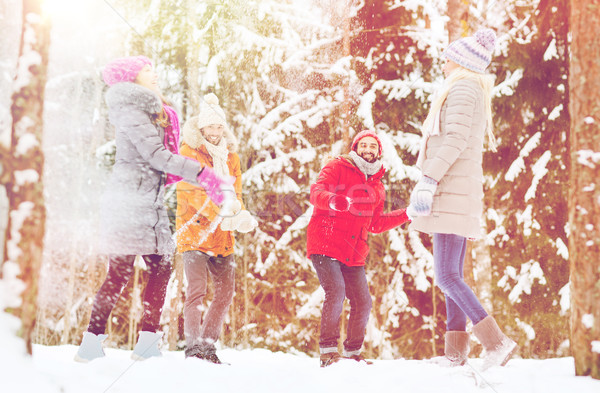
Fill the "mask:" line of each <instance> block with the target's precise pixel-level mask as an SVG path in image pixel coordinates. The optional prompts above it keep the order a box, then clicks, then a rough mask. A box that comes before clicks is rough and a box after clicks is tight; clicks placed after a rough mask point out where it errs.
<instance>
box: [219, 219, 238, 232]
mask: <svg viewBox="0 0 600 393" xmlns="http://www.w3.org/2000/svg"><path fill="white" fill-rule="evenodd" d="M235 217H236V216H230V217H225V218H223V220H222V221H221V230H222V231H235V230H236V229H237V227H236V225H237V223H236V220H235Z"/></svg>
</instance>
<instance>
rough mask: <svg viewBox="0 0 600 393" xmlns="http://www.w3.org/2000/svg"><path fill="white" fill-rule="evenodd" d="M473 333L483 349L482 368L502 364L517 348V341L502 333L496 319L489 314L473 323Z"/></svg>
mask: <svg viewBox="0 0 600 393" xmlns="http://www.w3.org/2000/svg"><path fill="white" fill-rule="evenodd" d="M473 334H475V336H476V337H477V339H479V342H481V345H483V348H484V349H485V353H484V355H483V369H484V370H486V369H488V368H490V367H492V366H504V365H505V364H506V363H507V362H508V361H509V359H510V358H511V357H512V355H513V354H514V353H515V352H516V350H517V343H515V342H514V341H513V340H511V339H510V338H508V337H506V335H504V333H502V331H501V330H500V328H499V327H498V324H497V323H496V320H495V319H494V318H493V317H491V316H487V317H485V318H484V319H483V320H481V321H480V322H479V323H477V324H476V325H474V326H473Z"/></svg>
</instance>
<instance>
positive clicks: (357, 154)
mask: <svg viewBox="0 0 600 393" xmlns="http://www.w3.org/2000/svg"><path fill="white" fill-rule="evenodd" d="M382 151H383V149H382V145H381V141H380V140H379V138H378V137H377V135H376V134H375V132H373V131H369V130H365V131H362V132H360V133H358V134H357V135H356V137H355V138H354V140H353V141H352V148H351V151H350V154H347V155H342V156H340V157H337V158H336V159H334V160H332V161H331V162H329V163H328V164H327V165H325V167H324V168H323V169H322V170H321V173H320V174H319V178H318V179H317V182H316V183H315V184H313V185H312V186H311V189H310V202H311V203H312V204H313V205H314V211H313V214H312V217H311V219H310V222H309V224H308V231H307V254H308V257H309V258H310V259H311V261H312V263H313V265H314V267H315V270H316V272H317V276H318V277H319V282H320V283H321V286H322V287H323V290H324V291H325V301H324V302H323V313H322V316H321V336H320V339H319V348H320V352H321V367H326V366H329V365H330V364H332V363H335V362H337V361H338V360H340V358H341V356H340V354H339V353H338V349H337V346H338V339H339V337H340V329H339V322H340V316H341V314H342V307H343V303H344V298H345V297H348V299H349V300H350V318H349V321H348V328H347V332H346V340H345V341H344V352H343V354H342V356H343V357H344V358H348V359H354V360H357V361H360V360H364V359H363V357H362V356H361V354H360V350H361V347H362V344H363V341H364V338H365V328H366V326H367V321H368V319H369V313H370V311H371V295H370V293H369V287H368V285H367V278H366V275H365V260H366V258H367V255H368V254H369V246H368V244H367V236H368V235H367V234H368V232H371V233H381V232H384V231H387V230H389V229H392V228H395V227H397V226H398V225H401V224H403V223H405V222H407V221H409V218H408V216H407V215H406V212H405V210H404V209H402V210H394V211H392V212H389V213H383V205H384V202H385V190H384V188H383V184H382V183H381V178H382V177H383V175H384V173H385V168H383V165H382V164H381V161H380V158H381V155H382Z"/></svg>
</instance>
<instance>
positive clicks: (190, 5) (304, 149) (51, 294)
mask: <svg viewBox="0 0 600 393" xmlns="http://www.w3.org/2000/svg"><path fill="white" fill-rule="evenodd" d="M23 3H27V2H21V1H16V0H2V2H0V32H1V34H0V47H1V48H2V52H1V58H0V144H4V145H5V146H9V145H10V138H11V136H10V134H11V127H12V125H13V121H14V118H13V116H14V109H11V108H14V105H15V104H14V102H12V99H13V97H12V95H11V94H12V92H14V91H15V89H16V87H15V84H16V83H18V81H19V78H18V74H19V72H20V67H19V64H20V63H19V56H20V53H22V52H20V44H19V42H20V40H19V39H15V37H20V36H21V34H22V30H23V18H22V16H21V14H22V7H23ZM597 6H598V5H597V3H596V7H597ZM570 9H571V6H570V4H569V1H566V0H530V1H517V0H496V1H477V2H470V1H469V2H465V1H459V0H455V1H451V0H448V1H444V0H385V1H373V0H361V1H341V0H340V1H338V0H312V1H300V0H255V1H246V0H206V1H191V0H163V1H160V0H123V1H119V2H112V1H105V2H103V1H89V2H88V1H82V2H69V1H67V0H47V1H46V2H45V3H44V4H43V5H42V11H41V12H42V14H44V13H45V14H47V16H48V18H49V20H50V26H48V27H47V29H48V40H49V41H48V43H47V45H48V46H47V51H48V52H47V68H46V71H47V81H46V83H45V92H44V94H43V95H42V97H43V115H42V121H43V132H42V135H41V138H40V140H41V145H40V146H38V147H37V148H38V151H39V154H40V156H42V157H43V173H42V174H40V176H38V177H39V179H38V180H39V184H40V185H41V184H43V193H42V194H43V206H44V212H43V214H42V216H43V217H44V219H43V221H44V224H43V225H42V226H40V227H39V228H40V229H42V230H43V231H42V233H41V234H38V235H40V236H41V235H42V234H43V246H41V250H42V251H41V259H40V265H39V278H38V279H37V284H36V285H37V292H36V293H37V297H36V300H35V302H34V304H35V305H36V309H35V324H34V327H33V331H32V340H33V342H34V343H37V344H45V345H62V344H75V345H76V344H78V343H79V342H80V340H81V335H82V332H83V331H84V330H85V329H86V327H87V324H88V322H89V315H90V311H91V305H92V302H93V298H94V295H95V293H96V292H97V290H98V288H99V286H100V285H101V284H102V281H103V279H104V277H105V274H106V270H107V258H106V257H105V256H103V255H99V253H98V252H97V251H96V246H95V240H96V238H97V235H98V225H99V219H100V217H99V214H100V212H99V209H98V203H99V197H100V195H101V194H102V191H103V187H104V185H105V182H106V180H107V179H108V175H109V173H110V170H111V165H112V163H113V161H114V152H115V142H114V129H113V128H112V126H111V125H110V123H109V122H108V117H107V107H106V104H105V101H104V93H105V92H106V89H107V86H106V85H105V84H104V82H103V81H102V78H101V71H102V67H103V65H105V64H106V63H107V62H108V61H110V60H111V59H112V58H114V57H118V56H125V55H137V54H143V55H146V56H148V57H149V58H150V59H152V61H153V63H154V65H155V67H156V69H157V70H158V73H159V84H160V87H161V89H162V91H163V93H164V95H165V96H166V97H168V98H169V99H170V100H171V101H172V102H173V103H174V104H175V107H176V108H177V109H178V112H179V115H180V118H181V122H182V123H183V122H185V120H186V119H187V118H189V117H191V116H194V115H195V114H197V112H198V109H199V106H200V103H201V100H202V97H203V96H204V95H205V94H207V93H215V94H216V95H217V96H218V97H219V98H220V101H221V106H222V107H223V108H224V110H225V113H226V114H227V120H228V123H229V125H230V127H231V129H232V130H233V132H234V134H235V135H236V136H237V138H238V139H239V140H240V141H241V144H240V148H239V155H240V158H241V163H242V171H243V198H244V203H245V205H246V207H247V208H248V210H249V211H250V212H251V213H252V214H253V216H254V217H255V218H256V219H257V220H258V222H259V226H258V228H257V229H256V231H254V232H252V233H249V234H237V235H236V250H235V259H236V263H237V266H236V287H235V288H236V289H235V297H234V301H233V304H232V307H231V308H230V311H229V314H228V316H227V319H226V322H225V326H224V331H223V334H222V336H221V341H220V345H221V346H222V347H224V348H240V349H245V348H265V349H269V350H271V351H283V352H289V353H306V354H308V355H313V356H316V355H317V354H318V352H319V346H318V337H319V335H318V332H319V321H320V315H321V305H322V301H323V291H322V289H321V288H320V286H319V281H318V279H317V276H316V274H315V271H314V269H313V267H312V265H311V264H310V260H309V259H308V258H307V256H306V226H307V224H308V221H309V218H310V215H311V213H312V205H311V204H310V202H309V192H310V185H311V184H312V183H314V181H315V180H316V178H317V175H318V173H319V171H320V169H321V167H322V161H323V159H324V157H326V156H328V155H333V156H335V155H339V154H342V153H346V152H347V151H348V150H349V147H350V141H351V139H352V138H353V136H354V135H355V134H356V133H357V132H359V131H361V130H363V129H372V130H376V131H377V134H378V136H379V137H380V138H381V140H382V142H383V145H384V153H383V162H384V166H385V167H386V168H387V175H386V177H385V178H384V186H385V189H386V192H387V202H386V207H385V210H392V209H399V208H405V207H406V206H407V201H408V198H409V195H410V191H411V189H412V187H413V186H414V184H415V182H416V181H417V180H418V179H419V177H420V171H419V170H418V169H417V168H416V167H415V166H414V165H415V162H416V158H417V153H418V149H419V143H420V139H421V132H420V127H421V124H422V123H423V120H424V119H425V117H426V115H427V111H428V109H429V104H430V101H429V99H430V95H431V93H433V92H434V91H435V90H436V88H437V87H438V86H439V85H440V84H441V82H442V80H443V73H442V69H441V67H442V64H443V59H442V57H441V53H442V52H443V50H444V48H445V47H446V46H447V45H448V42H449V41H452V40H454V39H456V38H459V37H461V36H465V35H468V34H471V33H473V32H474V31H476V30H477V29H479V28H481V27H489V28H492V29H494V30H495V31H496V34H497V37H498V41H497V45H496V51H495V53H494V57H493V59H492V63H491V65H490V67H489V68H488V72H489V73H491V74H493V75H494V76H495V78H496V80H495V87H494V89H493V101H492V103H493V119H494V133H495V136H496V138H497V142H498V150H497V152H493V151H489V150H488V151H486V152H485V153H484V171H485V184H484V188H485V201H484V206H485V207H484V216H483V217H482V220H483V225H484V228H485V230H484V232H485V236H484V238H483V239H481V240H477V241H471V242H469V248H468V253H467V260H466V265H465V266H466V267H465V272H466V273H465V274H466V276H467V281H468V282H469V283H470V284H471V286H472V287H473V288H474V290H475V292H476V293H477V295H478V296H479V297H480V298H481V299H483V302H484V305H485V307H486V309H487V310H488V311H489V312H490V314H492V315H494V317H495V318H496V320H498V323H499V324H500V326H503V329H504V330H505V333H506V334H507V335H508V336H510V337H511V338H513V339H514V340H515V341H517V344H518V346H519V352H518V356H519V357H522V358H527V359H546V358H553V357H565V356H571V355H572V354H571V336H570V335H571V332H570V323H569V321H570V318H571V313H572V307H571V305H572V301H571V296H572V293H571V290H570V285H569V282H570V262H569V259H570V255H569V247H568V246H569V239H568V237H569V234H570V233H569V211H570V210H569V200H570V196H569V184H570V182H569V180H570V176H571V173H572V172H571V156H570V155H571V151H570V148H569V146H570V143H569V140H570V137H571V135H570V129H571V116H570V113H569V105H570V104H569V73H570V65H569V58H570V54H569V53H570V39H571V38H570V33H571V31H570V24H569V15H570V12H571V11H570ZM595 10H596V11H595V12H598V11H597V8H596V9H595ZM596 54H597V50H596ZM21 59H22V57H21ZM596 94H597V93H596ZM11 106H12V107H11ZM596 127H597V126H596ZM596 130H597V128H596ZM13 132H14V131H13ZM0 153H2V154H3V155H4V157H2V158H1V159H0V162H1V163H2V164H3V166H4V168H6V167H7V166H6V164H5V160H7V159H8V158H7V156H6V155H5V154H6V150H0ZM596 154H598V153H596ZM594 157H595V158H594ZM594 157H592V158H590V162H591V161H593V162H594V163H596V162H597V159H598V157H596V156H594ZM2 170H3V168H0V171H2ZM0 178H1V179H2V183H3V184H4V183H7V182H6V181H5V180H6V178H4V177H0ZM15 181H19V179H16V180H15ZM20 181H21V182H26V181H27V180H26V179H24V178H21V179H20ZM11 190H13V189H11V188H5V187H0V235H1V236H0V251H2V252H0V255H2V256H3V257H2V260H1V261H2V263H3V272H2V280H3V281H4V282H5V283H6V282H8V281H9V280H11V278H14V277H13V276H16V274H17V273H15V268H14V267H11V266H10V262H11V256H10V255H11V243H10V242H11V240H10V239H11V237H10V232H11V227H10V225H9V206H10V203H9V201H10V197H11V192H12V191H11ZM38 191H39V192H42V191H41V190H38ZM174 191H175V190H174V187H172V188H170V189H169V190H168V191H167V198H166V201H165V203H166V204H167V205H168V207H169V212H170V215H171V218H172V222H173V224H174V220H175V211H176V206H175V204H176V197H175V192H174ZM10 217H13V216H10ZM595 220H596V222H597V218H596V219H595ZM407 228H408V227H407V226H402V227H399V228H396V229H393V230H390V231H389V232H385V233H383V234H380V235H371V236H370V238H369V244H370V247H371V251H370V254H369V258H368V262H367V266H366V269H367V278H368V282H369V286H370V291H371V295H372V299H373V309H372V311H371V316H370V319H369V324H368V327H367V338H366V341H365V344H364V349H363V353H364V355H365V356H366V357H369V358H373V359H395V358H406V359H424V358H430V357H432V356H436V355H440V354H442V353H443V349H444V332H445V306H444V296H443V294H442V293H441V292H440V290H439V288H437V287H436V286H435V283H434V279H433V257H432V247H431V238H430V237H429V236H427V235H424V234H420V233H419V232H415V231H409V230H408V229H407ZM5 239H8V240H7V241H6V242H5ZM13 240H14V239H13ZM138 262H139V263H136V271H135V276H134V278H133V279H132V280H131V282H130V283H129V284H128V286H127V288H126V289H125V291H124V293H123V295H122V296H121V298H120V299H119V302H118V304H117V306H116V308H115V309H114V311H113V313H112V316H111V318H110V321H109V326H108V331H107V333H108V334H109V338H108V340H107V342H106V344H105V345H106V346H108V347H113V348H128V349H131V348H132V347H133V345H134V344H135V339H136V337H137V331H138V328H137V324H138V322H139V317H140V313H141V300H140V298H141V290H142V288H143V287H144V282H145V280H147V276H146V270H145V266H144V264H143V261H142V260H141V259H140V260H139V261H138ZM594 274H596V277H598V276H597V275H598V273H597V272H595V273H594ZM186 284H187V283H186V280H185V277H184V274H183V266H182V262H181V258H180V257H176V258H175V261H174V266H173V273H172V277H171V280H170V283H169V288H168V294H167V300H166V304H165V309H164V311H163V315H162V320H161V323H162V330H163V331H164V332H165V338H164V340H165V344H164V345H163V347H165V346H166V347H168V348H169V349H170V350H179V349H182V348H183V345H184V338H183V301H184V297H185V288H186ZM15 286H16V287H15ZM596 286H597V285H596ZM7 288H8V289H11V288H12V290H13V291H14V292H16V293H18V292H19V291H18V285H17V284H14V283H13V284H10V285H9V284H5V285H4V286H3V290H7ZM596 291H597V289H596ZM597 293H598V292H596V294H597ZM207 297H208V299H207V301H210V294H209V295H208V296H207ZM2 306H3V308H5V309H6V310H8V311H10V310H12V309H16V308H18V305H16V306H15V305H13V304H10V303H9V301H8V300H6V301H4V303H3V304H2ZM17 315H18V313H17ZM345 315H347V310H345ZM596 317H597V318H598V317H600V313H596ZM345 323H346V318H342V325H343V324H345ZM598 325H600V323H599V322H598V321H596V322H595V326H598ZM594 329H595V330H594V331H595V332H596V333H598V331H600V329H599V328H594ZM342 331H343V330H342ZM598 337H600V336H598V335H597V336H596V340H599V338H598ZM472 344H473V350H472V356H476V355H477V353H478V352H480V351H481V346H480V345H476V344H475V342H473V343H472ZM596 355H598V356H596V359H598V358H599V357H600V351H598V353H597V354H596ZM599 367H600V366H599V365H598V364H597V365H596V368H599Z"/></svg>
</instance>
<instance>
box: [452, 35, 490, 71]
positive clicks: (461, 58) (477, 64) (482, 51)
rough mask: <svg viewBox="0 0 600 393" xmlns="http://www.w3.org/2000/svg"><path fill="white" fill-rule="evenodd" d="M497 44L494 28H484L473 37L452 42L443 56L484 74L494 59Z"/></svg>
mask: <svg viewBox="0 0 600 393" xmlns="http://www.w3.org/2000/svg"><path fill="white" fill-rule="evenodd" d="M495 46H496V33H494V30H492V29H482V30H479V31H477V32H476V33H475V34H473V36H471V37H464V38H461V39H458V40H456V41H454V42H452V43H451V44H450V45H448V48H446V50H445V51H444V53H443V54H442V56H444V57H446V58H448V59H450V60H452V61H453V62H455V63H456V64H458V65H460V66H462V67H464V68H466V69H468V70H471V71H474V72H477V73H480V74H483V73H484V72H485V69H486V68H487V67H488V66H489V65H490V62H491V61H492V54H493V53H494V47H495Z"/></svg>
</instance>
